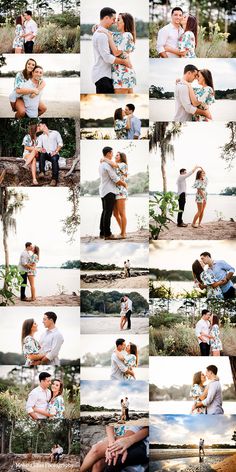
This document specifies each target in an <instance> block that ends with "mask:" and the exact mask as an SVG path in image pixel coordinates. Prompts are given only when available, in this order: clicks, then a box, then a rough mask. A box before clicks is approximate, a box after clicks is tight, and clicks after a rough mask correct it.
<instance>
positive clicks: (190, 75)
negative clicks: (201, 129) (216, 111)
mask: <svg viewBox="0 0 236 472" xmlns="http://www.w3.org/2000/svg"><path fill="white" fill-rule="evenodd" d="M197 77H198V69H197V67H196V66H194V65H193V64H187V65H186V66H185V68H184V75H183V79H182V80H180V81H179V82H177V84H176V87H175V117H174V120H173V121H179V122H184V121H192V117H193V115H202V116H206V117H207V118H209V119H211V114H210V112H209V110H201V109H200V108H197V107H194V106H193V105H192V103H191V100H190V95H189V89H188V86H187V85H186V84H185V83H184V82H183V81H186V82H189V83H190V84H191V83H192V82H193V81H194V80H195V79H196V78H197Z"/></svg>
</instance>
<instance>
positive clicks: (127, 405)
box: [125, 400, 129, 408]
mask: <svg viewBox="0 0 236 472" xmlns="http://www.w3.org/2000/svg"><path fill="white" fill-rule="evenodd" d="M125 408H129V400H125Z"/></svg>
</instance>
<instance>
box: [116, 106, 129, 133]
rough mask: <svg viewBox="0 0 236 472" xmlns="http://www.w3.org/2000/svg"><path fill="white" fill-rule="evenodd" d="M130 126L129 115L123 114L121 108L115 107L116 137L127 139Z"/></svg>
mask: <svg viewBox="0 0 236 472" xmlns="http://www.w3.org/2000/svg"><path fill="white" fill-rule="evenodd" d="M130 128H131V117H130V116H129V115H126V114H125V111H124V110H123V109H122V108H117V109H116V110H115V113H114V130H115V133H116V139H128V130H129V129H130Z"/></svg>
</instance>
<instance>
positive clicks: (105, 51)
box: [92, 7, 131, 93]
mask: <svg viewBox="0 0 236 472" xmlns="http://www.w3.org/2000/svg"><path fill="white" fill-rule="evenodd" d="M115 21H116V12H115V10H113V8H109V7H105V8H103V9H102V10H101V11H100V24H99V26H98V28H97V29H96V31H95V33H94V34H93V52H94V60H95V64H94V66H93V69H92V81H93V83H94V84H95V86H96V93H114V87H113V81H112V78H111V66H112V64H123V65H125V66H126V67H131V64H130V62H129V59H120V58H119V57H115V56H113V55H112V54H111V51H110V47H109V42H108V37H107V35H106V34H102V31H103V30H104V31H105V32H106V31H107V30H108V28H110V27H111V26H112V25H113V24H114V23H115Z"/></svg>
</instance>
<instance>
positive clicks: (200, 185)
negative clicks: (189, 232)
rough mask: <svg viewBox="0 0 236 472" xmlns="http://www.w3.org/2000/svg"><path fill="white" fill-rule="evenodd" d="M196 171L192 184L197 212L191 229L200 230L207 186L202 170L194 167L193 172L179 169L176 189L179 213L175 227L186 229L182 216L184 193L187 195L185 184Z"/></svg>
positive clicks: (184, 200) (184, 201) (206, 179)
mask: <svg viewBox="0 0 236 472" xmlns="http://www.w3.org/2000/svg"><path fill="white" fill-rule="evenodd" d="M195 171H197V173H196V177H195V182H194V184H193V188H194V189H196V198H195V201H196V205H197V212H196V214H195V215H194V217H193V220H192V227H193V228H202V225H201V223H202V219H203V216H204V212H205V209H206V204H207V186H208V178H207V176H206V173H205V171H204V169H203V168H202V167H200V166H195V167H194V168H193V170H191V171H190V172H187V170H186V169H184V168H182V169H180V171H179V173H180V175H179V177H178V179H177V188H178V200H179V212H178V217H177V226H180V227H181V228H186V227H187V226H188V225H187V224H186V223H184V222H183V214H184V209H185V204H186V193H187V184H186V179H187V178H188V177H190V176H191V175H193V174H194V172H195Z"/></svg>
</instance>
